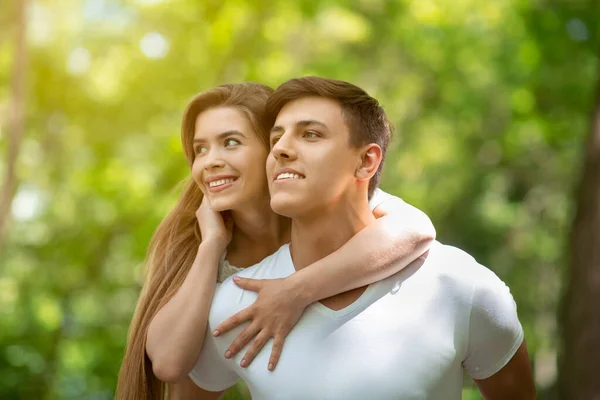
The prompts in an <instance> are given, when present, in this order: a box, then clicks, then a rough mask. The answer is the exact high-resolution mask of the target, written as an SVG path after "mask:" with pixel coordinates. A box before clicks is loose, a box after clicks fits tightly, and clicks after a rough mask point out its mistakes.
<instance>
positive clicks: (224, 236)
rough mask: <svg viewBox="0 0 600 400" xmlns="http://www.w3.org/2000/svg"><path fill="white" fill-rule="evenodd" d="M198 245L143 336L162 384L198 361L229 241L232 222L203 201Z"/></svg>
mask: <svg viewBox="0 0 600 400" xmlns="http://www.w3.org/2000/svg"><path fill="white" fill-rule="evenodd" d="M196 218H197V220H198V224H199V225H200V231H201V232H202V239H203V240H202V243H201V244H200V245H199V246H198V252H197V253H196V258H195V259H194V262H193V264H192V266H191V267H190V270H189V271H188V274H187V276H186V277H185V280H184V281H183V283H182V285H181V286H180V287H179V289H178V290H177V292H176V293H175V295H174V296H173V297H172V298H171V299H170V300H169V302H168V303H167V304H165V305H164V306H163V307H162V308H161V309H160V310H159V311H158V312H157V313H156V315H155V316H154V318H153V319H152V321H151V322H150V326H149V327H148V334H147V335H146V353H147V354H148V357H149V358H150V360H151V361H152V370H153V371H154V374H155V375H156V377H157V378H158V379H160V380H161V381H163V382H177V381H181V380H182V379H184V378H185V377H186V376H187V374H188V373H189V372H190V371H191V370H192V368H193V367H194V364H195V363H196V361H197V360H198V357H199V355H200V351H201V350H202V344H203V342H204V333H205V332H206V325H207V323H208V312H209V311H210V305H211V302H212V297H213V295H214V291H215V286H216V281H217V272H218V266H219V261H220V259H221V256H222V255H223V252H224V251H225V249H226V248H227V245H228V244H229V242H230V241H231V234H232V227H233V222H232V220H231V218H230V216H227V217H226V218H224V217H223V216H222V215H221V213H218V212H216V211H214V210H212V209H211V208H210V206H209V205H208V202H207V201H205V200H203V201H202V204H201V205H200V207H199V208H198V210H197V211H196Z"/></svg>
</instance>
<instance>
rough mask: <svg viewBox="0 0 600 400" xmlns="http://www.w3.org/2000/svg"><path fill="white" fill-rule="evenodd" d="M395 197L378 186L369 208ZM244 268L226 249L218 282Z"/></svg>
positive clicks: (220, 266)
mask: <svg viewBox="0 0 600 400" xmlns="http://www.w3.org/2000/svg"><path fill="white" fill-rule="evenodd" d="M393 198H396V199H398V200H401V199H400V198H398V197H396V196H393V195H391V194H389V193H386V192H384V191H383V190H381V189H379V188H377V189H375V191H374V192H373V196H371V200H369V209H370V210H371V211H373V210H375V209H376V208H377V207H379V206H380V205H381V203H383V202H384V201H386V200H389V199H393ZM243 270H244V268H239V267H236V266H234V265H231V264H230V263H229V261H227V251H225V253H224V254H223V257H221V261H220V262H219V270H218V274H217V282H219V283H223V281H224V280H225V279H227V278H229V277H230V276H231V275H233V274H235V273H236V272H240V271H243Z"/></svg>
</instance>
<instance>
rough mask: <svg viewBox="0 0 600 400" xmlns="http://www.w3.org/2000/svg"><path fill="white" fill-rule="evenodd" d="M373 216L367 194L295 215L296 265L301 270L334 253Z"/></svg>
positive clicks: (294, 247) (294, 259) (292, 253)
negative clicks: (306, 214) (302, 214)
mask: <svg viewBox="0 0 600 400" xmlns="http://www.w3.org/2000/svg"><path fill="white" fill-rule="evenodd" d="M374 219H375V217H373V214H372V213H371V211H370V210H369V203H368V200H367V199H366V196H364V198H363V197H362V196H361V197H359V198H358V199H344V200H341V201H339V202H338V203H337V204H335V205H331V206H329V207H324V208H323V209H321V210H318V211H316V212H314V213H311V215H310V216H303V217H299V218H294V219H293V221H292V234H291V248H290V251H291V255H292V260H293V262H294V268H295V269H296V270H300V269H302V268H305V267H307V266H308V265H310V264H312V263H314V262H315V261H318V260H320V259H321V258H323V257H326V256H327V255H329V254H331V253H333V252H334V251H336V250H337V249H339V248H340V247H342V246H343V245H344V244H345V243H346V242H347V241H348V240H350V238H352V236H354V235H355V234H356V233H358V232H359V231H360V230H361V229H363V228H364V227H365V226H367V225H368V224H369V223H371V222H372V221H373V220H374Z"/></svg>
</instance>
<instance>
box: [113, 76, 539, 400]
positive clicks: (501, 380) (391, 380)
mask: <svg viewBox="0 0 600 400" xmlns="http://www.w3.org/2000/svg"><path fill="white" fill-rule="evenodd" d="M389 139H390V125H389V123H388V121H387V117H386V115H385V113H384V112H383V110H382V108H381V107H380V106H379V104H378V103H377V101H376V100H375V99H373V98H372V97H370V96H368V95H367V94H366V93H365V92H364V91H363V90H362V89H360V88H358V87H356V86H354V85H351V84H349V83H346V82H340V81H334V80H330V79H322V78H314V77H305V78H299V79H293V80H291V81H288V82H286V83H284V84H283V85H281V86H280V87H279V88H278V89H277V90H275V92H272V91H271V90H270V89H269V88H267V87H265V86H263V85H259V84H240V85H225V86H221V87H218V88H215V89H213V90H209V91H208V92H205V93H203V94H201V95H199V96H198V97H196V98H195V99H194V100H193V101H192V102H191V104H190V105H189V106H188V108H187V110H186V113H185V116H184V123H183V131H182V140H183V146H184V149H185V152H186V155H187V156H188V161H189V163H190V165H191V168H192V177H193V182H191V183H190V184H189V185H188V186H187V188H186V190H185V191H184V193H183V195H182V198H181V199H180V201H179V203H178V204H177V205H176V207H175V209H174V210H173V211H172V213H171V214H170V215H169V216H168V217H167V218H166V219H165V221H163V223H162V224H161V226H160V227H159V229H158V230H157V233H156V234H155V237H154V238H153V241H152V243H151V247H150V251H149V260H148V264H149V271H148V278H147V281H146V283H145V285H144V290H143V292H142V295H141V297H140V301H139V303H138V306H137V309H136V313H135V316H134V321H133V322H132V327H131V330H130V337H129V343H128V346H127V352H126V355H125V359H124V363H123V367H122V369H121V373H120V377H119V385H118V388H117V398H118V399H141V398H162V397H163V396H164V393H165V388H164V387H163V384H162V382H160V381H159V380H158V379H156V378H157V377H158V378H160V380H162V381H166V382H169V384H168V388H167V389H168V390H167V391H168V396H169V399H184V398H198V399H203V398H204V399H209V398H218V396H219V395H220V392H222V391H223V390H225V389H226V388H228V387H229V386H231V385H233V384H234V383H235V382H236V381H237V379H239V378H242V379H243V380H244V381H245V382H246V383H247V385H248V387H249V388H250V391H251V393H252V395H253V397H254V398H255V399H263V398H265V399H270V398H281V399H325V398H326V399H362V398H373V399H457V398H460V395H461V389H462V381H463V380H462V376H463V369H466V370H467V372H468V373H469V374H470V375H471V376H472V377H473V378H474V379H475V381H476V383H477V385H478V387H479V389H480V391H481V393H482V394H483V396H484V397H485V398H486V399H488V398H489V399H506V398H510V399H520V398H523V399H532V398H534V397H535V390H534V386H533V380H532V377H531V369H530V366H529V360H528V356H527V350H526V347H525V344H524V341H523V331H522V328H521V325H520V323H519V321H518V318H517V315H516V307H515V304H514V301H513V299H512V297H511V295H510V293H509V291H508V288H507V287H506V286H505V285H504V284H503V283H502V282H501V281H500V280H499V279H498V278H497V277H496V276H495V275H494V274H493V273H492V272H491V271H489V270H488V269H486V268H485V267H483V266H481V265H479V264H477V263H476V261H475V260H473V258H471V257H470V256H468V255H467V254H466V253H464V252H462V251H460V250H458V249H456V248H452V247H449V246H444V245H442V244H440V243H437V242H435V243H433V244H431V236H432V234H431V227H430V226H429V225H428V224H429V221H428V219H426V218H424V216H423V215H422V214H421V213H420V212H419V211H418V210H415V209H413V208H411V207H410V206H408V205H406V204H405V203H402V202H401V201H400V200H399V199H395V198H393V197H392V196H389V195H386V194H385V193H382V192H381V191H379V190H377V189H376V187H377V184H378V180H379V175H380V172H381V164H382V161H383V158H384V156H385V151H386V148H387V145H388V142H389ZM265 160H266V178H265V169H264V161H265ZM202 194H204V200H202ZM369 199H370V201H369ZM269 201H270V206H271V207H272V210H273V211H275V213H276V214H275V213H273V211H271V208H270V207H269ZM200 204H201V205H200ZM225 210H227V211H226V212H225ZM194 216H195V217H194ZM376 217H379V218H376ZM196 219H197V223H196ZM198 229H199V230H200V231H201V232H200V233H201V237H202V240H201V241H200V239H199V237H198V236H200V235H199V232H198ZM288 243H289V244H288ZM426 250H428V252H427V253H425V254H424V251H426ZM225 251H226V257H225V258H226V261H225V259H222V255H223V254H224V253H225ZM265 257H266V258H265ZM261 260H262V261H261ZM411 261H414V262H412V263H411ZM257 263H258V264H257ZM254 264H256V265H254ZM408 264H410V266H409V267H408V268H404V267H406V266H407V265H408ZM233 266H237V267H248V268H244V269H243V270H242V271H241V272H239V273H237V274H235V275H234V277H233V278H227V275H228V274H229V273H230V272H231V271H236V270H238V268H236V267H233ZM248 278H254V279H259V280H252V279H248ZM263 279H266V280H263ZM217 280H219V281H222V283H220V284H216V283H215V282H216V281H217ZM244 288H245V289H251V290H252V291H247V290H243V289H244ZM254 291H256V292H258V294H255V293H254ZM319 300H321V301H320V302H319ZM211 301H212V306H211ZM209 310H210V313H209ZM232 315H233V317H231V316H232ZM301 315H302V318H300V316H301ZM299 318H300V319H299ZM298 319H299V321H298ZM224 320H225V322H223V321H224ZM247 322H249V323H247ZM296 322H297V325H296V326H295V327H294V329H292V327H293V326H294V325H295V324H296ZM240 323H244V324H243V325H240ZM238 325H239V326H238ZM207 326H208V331H207V334H206V335H204V332H205V331H206V330H207ZM211 331H212V333H211ZM288 332H289V336H287V338H286V339H285V345H284V343H283V340H284V338H285V336H286V335H287V333H288ZM238 334H239V336H237V335H238ZM236 336H237V338H236ZM271 339H274V340H271ZM248 343H249V344H250V345H249V347H248V348H247V349H246V350H245V352H239V351H240V350H241V349H242V348H243V347H244V346H245V345H246V344H248ZM263 346H264V347H265V348H264V349H263V350H262V351H260V349H261V348H262V347H263ZM280 355H281V360H280V361H279V363H278V360H279V356H280ZM254 357H256V358H257V359H256V361H255V362H254V363H252V364H250V363H251V362H252V360H253V359H254ZM188 374H189V376H188ZM201 388H202V389H201Z"/></svg>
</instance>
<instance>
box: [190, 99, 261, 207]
mask: <svg viewBox="0 0 600 400" xmlns="http://www.w3.org/2000/svg"><path fill="white" fill-rule="evenodd" d="M193 146H194V147H193V148H194V155H195V158H194V163H193V165H192V177H193V178H194V180H195V181H196V184H197V185H198V186H199V187H200V190H202V192H203V193H204V195H205V196H206V197H207V199H208V201H209V204H210V206H211V207H212V209H213V210H215V211H224V210H236V209H242V208H243V207H245V206H251V205H252V204H255V202H261V201H262V202H266V203H267V204H268V202H269V189H268V185H267V179H266V174H265V161H266V159H267V155H268V150H267V149H266V147H265V145H264V144H263V143H262V142H261V141H260V140H259V138H258V137H257V134H256V133H255V132H254V129H253V128H252V124H251V123H250V121H249V120H248V118H246V116H245V114H244V113H243V112H242V111H240V110H238V109H235V108H231V107H216V108H211V109H208V110H206V111H204V112H202V113H201V114H200V115H198V117H197V118H196V127H195V131H194V144H193Z"/></svg>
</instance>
